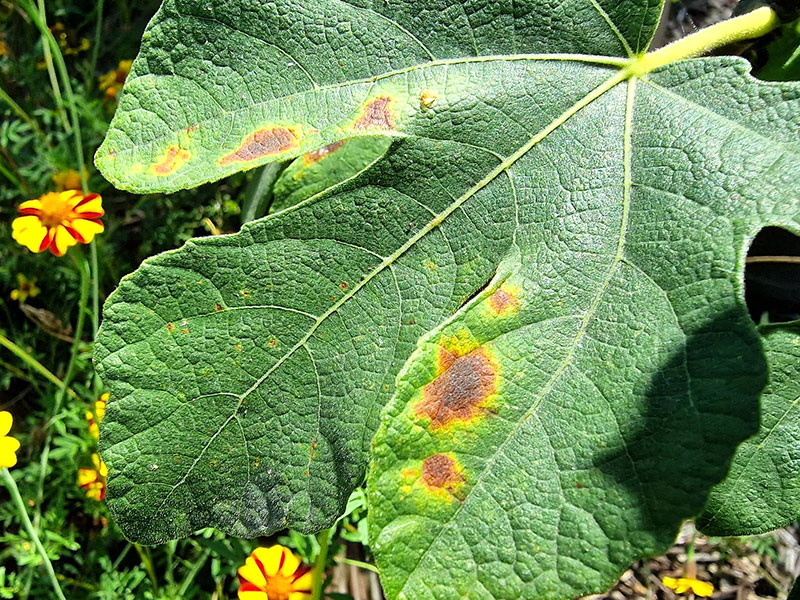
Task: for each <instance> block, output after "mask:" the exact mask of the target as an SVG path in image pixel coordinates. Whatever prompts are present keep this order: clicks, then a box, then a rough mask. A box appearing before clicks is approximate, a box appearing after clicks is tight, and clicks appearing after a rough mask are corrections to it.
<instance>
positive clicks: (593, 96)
mask: <svg viewBox="0 0 800 600" xmlns="http://www.w3.org/2000/svg"><path fill="white" fill-rule="evenodd" d="M627 78H628V74H627V73H626V72H625V71H624V70H620V71H618V72H616V73H615V74H614V75H613V76H611V77H609V78H608V79H606V81H605V82H603V83H601V84H600V85H599V86H597V87H596V88H594V90H592V91H591V92H589V93H588V94H586V95H585V96H584V97H583V98H581V99H580V100H578V101H577V102H576V103H574V104H573V105H572V106H570V107H569V108H568V109H567V110H565V111H564V112H563V113H562V114H561V115H559V116H558V117H557V118H556V119H554V120H553V121H551V122H550V123H549V124H548V125H547V126H545V127H544V128H543V129H541V130H540V131H539V133H538V134H536V135H535V136H533V137H532V138H531V139H530V140H529V141H528V142H527V143H526V144H524V145H523V146H521V147H520V148H519V149H518V150H517V151H516V152H514V154H512V155H511V156H509V157H508V158H507V159H505V160H504V161H503V162H502V163H500V164H499V165H498V166H497V167H495V168H494V169H492V171H490V172H489V173H488V174H487V175H486V176H485V177H484V178H483V179H481V180H480V181H479V182H478V183H476V184H475V185H474V186H473V187H472V188H470V189H469V190H468V191H467V192H465V193H464V194H463V195H462V196H460V197H459V198H458V199H457V200H456V201H455V202H453V203H452V204H451V205H450V206H449V207H448V208H446V209H445V210H444V211H442V212H441V213H439V214H438V215H437V216H436V217H435V218H434V219H432V220H431V221H429V222H428V223H427V224H426V225H425V227H423V228H421V229H420V230H419V231H418V232H417V233H415V234H414V235H413V236H412V237H411V238H409V240H408V241H407V242H406V243H405V244H403V245H402V246H400V248H398V249H397V250H395V251H394V252H393V253H392V254H390V255H389V256H388V257H386V258H385V259H384V260H383V261H381V263H380V264H379V265H378V266H377V267H375V268H374V269H373V270H372V271H371V272H370V273H368V274H367V275H366V276H365V277H364V278H363V279H362V280H361V281H359V283H358V284H357V285H355V286H354V287H353V288H352V289H351V290H350V291H349V292H348V293H346V294H345V295H343V296H342V298H340V299H339V300H338V301H337V302H336V303H335V304H333V305H332V306H331V307H330V308H329V309H328V310H326V311H325V312H324V313H323V314H322V315H320V317H319V318H318V319H317V320H316V322H315V323H314V324H313V325H312V326H311V327H310V328H309V329H308V331H307V332H306V333H305V334H304V335H303V337H302V338H300V340H298V341H297V342H296V343H295V345H294V346H292V348H290V349H289V350H288V351H287V352H286V353H285V354H284V355H283V356H282V357H281V358H280V359H278V360H277V361H276V362H275V363H274V364H273V365H272V366H271V367H270V368H269V369H268V370H267V371H266V373H265V374H264V375H262V376H261V377H260V378H259V379H257V380H256V382H255V383H254V384H253V385H251V386H250V387H249V388H248V389H247V390H245V391H244V392H243V393H242V394H241V395H240V396H239V402H238V403H237V405H236V407H235V408H234V410H233V411H232V412H231V415H230V416H229V417H228V418H227V419H226V420H225V422H224V423H223V424H222V425H221V426H220V427H219V428H218V429H217V431H216V432H215V433H214V434H213V435H212V436H211V437H210V438H209V440H208V442H207V443H206V444H205V446H203V449H202V450H201V451H200V453H199V454H198V456H197V458H196V459H195V460H194V461H193V462H192V464H191V465H190V467H189V469H188V470H187V471H186V473H185V474H184V475H183V477H181V479H180V481H179V482H178V483H176V484H175V485H174V486H173V487H172V490H171V491H170V492H169V493H168V494H167V495H166V496H165V498H164V500H163V501H162V502H161V504H160V506H159V508H158V509H157V511H156V512H158V511H160V510H161V508H163V507H164V505H165V504H166V503H167V501H168V500H169V498H170V497H171V496H172V493H173V492H174V491H175V490H177V489H178V488H179V487H180V486H181V485H183V484H184V483H185V482H186V480H187V479H188V478H189V476H190V475H191V473H192V471H193V470H194V468H195V466H196V465H197V464H198V463H199V462H200V460H201V459H202V457H203V456H204V455H205V453H206V451H207V450H208V448H209V447H210V446H211V444H212V443H213V442H214V440H215V439H216V438H217V436H219V434H220V433H221V432H222V431H224V430H225V428H226V427H227V426H228V425H229V424H230V422H231V421H232V420H233V419H235V418H236V415H237V414H238V412H239V409H240V408H241V406H242V404H243V402H244V401H245V399H246V398H247V397H248V396H249V395H250V394H251V393H253V392H254V391H255V390H256V389H258V388H259V387H260V386H261V384H263V383H264V382H265V381H266V380H267V379H268V378H269V377H270V376H271V375H272V374H273V373H274V372H275V371H276V370H277V369H279V368H280V367H281V366H282V365H283V363H284V362H286V361H287V360H288V359H289V358H290V357H291V356H292V355H294V353H295V352H297V351H298V350H299V349H300V348H302V347H304V346H305V344H306V343H307V342H308V340H310V339H311V337H312V336H313V335H314V333H315V332H316V330H317V329H318V328H319V327H320V326H321V325H322V323H324V322H325V320H326V319H327V318H328V317H330V316H331V315H332V314H334V313H336V312H338V310H339V309H340V308H341V307H342V306H343V305H344V304H345V303H346V302H348V301H349V300H350V298H352V297H353V296H354V295H355V294H357V293H358V292H359V291H360V290H361V289H363V288H364V287H365V286H366V285H367V284H368V283H369V282H370V281H372V280H373V279H374V278H375V277H377V276H378V275H379V274H380V273H381V272H383V270H384V269H386V268H387V267H390V266H391V265H392V264H394V263H395V262H396V261H397V260H398V259H399V258H400V257H401V256H402V255H403V254H405V253H406V252H407V251H408V250H409V249H411V248H412V247H413V246H414V245H415V244H416V243H417V242H418V241H420V240H421V239H422V238H423V237H425V236H426V235H428V234H429V233H430V232H432V231H433V230H434V229H436V228H437V227H439V225H441V224H442V223H443V222H444V221H445V219H447V217H449V216H450V215H451V214H452V213H453V212H454V211H456V210H458V209H459V208H460V207H461V206H462V205H463V204H464V203H465V202H467V201H468V200H469V199H470V198H472V197H473V196H475V194H477V193H478V192H479V191H481V190H482V189H484V188H485V187H486V186H488V185H489V184H490V183H491V182H492V181H494V180H495V179H496V178H497V177H498V176H499V175H501V174H502V173H504V172H506V171H507V170H508V169H509V168H510V167H511V166H512V165H513V164H515V163H516V162H517V161H518V160H519V159H520V158H522V157H523V156H525V155H526V154H527V153H528V152H529V151H530V150H531V149H532V148H533V147H534V146H536V145H537V144H539V143H540V142H541V141H542V140H544V139H545V138H547V137H548V136H549V135H550V134H551V133H552V132H553V131H555V130H556V129H558V128H559V127H560V126H561V125H563V124H564V123H566V122H567V121H568V120H569V119H571V118H572V117H573V116H574V115H575V114H577V113H578V112H580V111H581V110H583V109H584V108H586V107H587V106H589V105H590V104H591V103H592V102H594V101H595V100H597V99H598V98H600V97H601V96H603V95H604V94H605V93H606V92H608V91H609V90H611V89H612V88H614V87H616V86H617V85H618V84H619V83H621V82H623V81H625V79H627ZM621 251H622V248H621V247H619V248H618V254H619V255H620V257H621ZM617 263H618V260H617V261H616V262H615V264H614V266H613V268H614V269H615V268H616V266H617ZM610 276H611V270H609V273H608V274H607V277H608V278H610ZM598 302H599V298H598ZM587 324H588V323H587ZM582 329H585V327H583V328H582ZM576 343H577V342H576ZM565 368H566V367H565Z"/></svg>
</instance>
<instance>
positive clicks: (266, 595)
mask: <svg viewBox="0 0 800 600" xmlns="http://www.w3.org/2000/svg"><path fill="white" fill-rule="evenodd" d="M238 573H239V600H308V599H309V598H311V586H312V585H313V578H314V575H313V573H314V572H313V571H312V570H311V568H310V567H307V566H305V565H303V564H302V563H301V561H300V559H299V558H298V557H297V556H295V555H294V554H293V553H292V551H291V550H289V549H288V548H284V547H283V546H278V545H275V546H271V547H269V548H256V549H255V550H253V553H252V554H251V555H250V556H248V557H247V560H246V561H245V564H244V566H243V567H239V572H238Z"/></svg>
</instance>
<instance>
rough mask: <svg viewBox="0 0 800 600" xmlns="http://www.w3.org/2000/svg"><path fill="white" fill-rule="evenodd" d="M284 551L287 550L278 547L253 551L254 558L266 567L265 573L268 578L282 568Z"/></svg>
mask: <svg viewBox="0 0 800 600" xmlns="http://www.w3.org/2000/svg"><path fill="white" fill-rule="evenodd" d="M284 551H286V548H284V547H283V546H278V545H275V546H270V547H269V548H256V549H255V550H253V556H254V557H255V558H257V559H258V560H259V562H261V564H262V565H263V566H264V572H265V573H266V574H267V576H268V577H272V576H274V575H275V574H276V573H277V572H278V570H279V569H280V568H281V558H282V557H283V553H284ZM289 554H291V553H289Z"/></svg>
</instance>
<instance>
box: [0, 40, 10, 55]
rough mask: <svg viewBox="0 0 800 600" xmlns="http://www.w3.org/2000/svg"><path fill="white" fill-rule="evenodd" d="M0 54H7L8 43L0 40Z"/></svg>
mask: <svg viewBox="0 0 800 600" xmlns="http://www.w3.org/2000/svg"><path fill="white" fill-rule="evenodd" d="M0 56H8V44H6V43H5V42H4V41H3V40H0Z"/></svg>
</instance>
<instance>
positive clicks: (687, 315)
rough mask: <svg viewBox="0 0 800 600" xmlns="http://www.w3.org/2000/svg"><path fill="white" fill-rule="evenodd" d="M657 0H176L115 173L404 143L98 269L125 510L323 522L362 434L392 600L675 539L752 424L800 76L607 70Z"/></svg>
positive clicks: (553, 582) (487, 585) (529, 593)
mask: <svg viewBox="0 0 800 600" xmlns="http://www.w3.org/2000/svg"><path fill="white" fill-rule="evenodd" d="M660 5H661V3H660V2H647V1H645V0H635V1H634V0H629V1H627V2H610V1H609V2H606V1H600V0H573V1H571V2H564V3H561V4H559V5H558V6H557V7H556V6H554V5H553V3H550V2H544V1H534V0H529V1H527V2H525V1H519V0H518V1H516V2H507V3H504V2H488V1H475V2H458V3H452V2H445V1H444V0H441V1H438V0H437V1H430V0H426V1H425V2H422V1H403V2H400V1H397V2H386V1H381V2H378V1H375V2H370V1H368V0H359V1H356V0H353V1H352V2H345V1H343V0H318V1H315V2H311V3H307V2H303V3H300V2H289V1H286V0H283V1H280V2H272V3H263V2H260V1H256V0H231V1H230V2H226V3H224V4H222V3H218V2H200V1H198V0H195V1H192V2H188V1H186V2H178V1H176V0H168V1H167V2H165V3H164V6H163V7H162V9H161V11H160V12H159V14H158V15H157V16H156V18H155V19H154V21H153V24H151V26H150V27H149V29H148V33H147V34H146V37H145V40H144V43H143V49H142V54H141V55H140V57H139V58H138V59H137V61H136V63H135V65H134V70H133V76H132V78H131V80H130V82H129V83H128V85H127V87H126V92H125V93H124V94H123V97H122V100H121V105H120V111H119V112H118V113H117V116H116V117H115V121H114V123H113V124H112V125H113V126H112V130H111V132H110V133H109V137H108V138H107V140H106V142H105V143H104V146H103V147H102V148H101V149H100V151H99V152H98V159H97V160H98V165H99V166H100V167H101V168H102V169H103V171H104V173H105V174H106V175H107V176H108V177H109V178H110V179H111V180H112V181H115V182H117V183H118V184H120V185H124V186H127V187H131V188H134V189H139V190H155V189H159V190H169V189H175V188H177V187H180V186H186V185H194V184H197V183H200V182H202V181H206V180H208V179H211V178H217V177H221V176H223V175H225V174H227V173H230V172H233V171H234V170H238V169H242V168H250V167H253V166H256V165H259V164H262V163H264V162H268V161H271V160H284V159H286V158H288V157H291V156H296V155H299V154H301V153H304V152H307V151H313V150H317V149H319V148H322V147H324V146H326V145H328V144H331V143H335V142H336V141H338V140H341V139H344V138H349V137H353V136H354V135H355V136H357V135H363V134H370V135H375V134H377V135H385V136H391V137H394V138H396V141H395V142H394V144H393V145H392V147H391V148H390V149H389V151H388V152H387V154H386V156H385V158H384V159H383V160H381V161H379V162H378V163H377V164H375V165H374V166H373V167H372V168H370V169H367V170H365V171H364V172H363V173H361V174H360V175H357V176H354V177H352V178H351V179H349V180H348V181H347V182H345V183H343V184H342V185H340V186H338V187H336V188H335V189H333V190H331V191H329V192H327V193H325V194H322V195H319V196H316V197H314V198H312V199H309V200H308V201H306V202H303V203H301V204H298V205H295V206H294V207H292V208H288V209H287V210H284V211H281V212H280V213H277V214H275V215H273V216H271V217H268V218H266V219H263V220H261V221H257V222H255V223H252V224H249V225H247V226H246V227H244V229H243V231H242V232H241V233H239V234H236V235H232V236H224V237H216V238H207V239H202V240H195V241H192V242H190V243H188V244H187V245H186V246H185V247H184V248H182V249H180V250H177V251H174V252H169V253H166V254H163V255H161V256H158V257H155V258H153V259H150V260H148V261H146V262H145V263H144V264H143V265H142V267H141V268H140V269H139V270H138V271H137V272H136V273H135V274H133V275H132V276H130V277H128V278H126V279H125V280H124V281H123V283H122V284H121V286H120V288H119V289H118V290H117V291H116V292H115V294H114V295H113V297H112V298H110V299H109V302H108V303H107V305H106V309H105V316H104V324H103V327H102V329H101V333H100V335H99V338H98V343H97V348H96V357H97V360H98V368H99V369H100V371H101V373H102V375H103V377H104V379H105V381H106V382H107V383H108V385H109V386H110V387H111V391H112V395H113V397H114V398H115V401H114V402H113V403H112V404H111V406H110V407H109V411H108V414H107V416H106V418H105V420H104V422H103V436H102V450H103V456H104V458H105V460H106V462H107V463H108V464H109V467H110V479H109V506H110V507H111V509H112V511H113V513H114V514H115V516H116V517H117V519H118V521H119V522H120V524H121V526H122V527H123V529H124V531H125V532H126V534H127V535H129V536H132V537H135V538H136V539H140V540H144V541H156V540H163V539H166V538H168V537H174V536H180V535H185V534H187V533H189V532H191V531H192V530H193V529H195V528H198V527H200V526H204V525H213V526H216V527H220V528H222V529H224V530H226V531H229V532H232V533H236V534H239V535H247V536H254V535H259V534H264V533H268V532H271V531H274V530H275V529H277V528H280V527H284V526H287V525H289V526H292V527H297V528H300V529H302V530H305V531H314V530H318V529H321V528H322V527H325V526H328V525H329V524H331V523H332V522H333V521H334V520H335V519H336V517H337V516H338V515H339V514H340V512H341V510H342V509H343V507H344V503H345V501H346V499H347V497H348V495H349V493H350V491H351V490H352V489H353V487H355V486H356V485H358V484H359V483H360V481H361V480H362V478H363V474H364V469H365V465H366V462H367V459H368V456H369V453H370V448H372V451H373V453H374V455H375V461H374V463H373V466H372V469H371V476H370V481H369V488H370V494H371V511H372V516H371V518H372V527H371V531H372V534H373V536H374V541H375V543H376V551H377V554H378V560H379V564H380V566H381V569H382V572H383V577H384V583H385V585H386V588H387V591H388V593H389V596H390V597H391V598H396V597H407V598H414V599H416V598H427V597H436V598H451V597H453V598H461V597H469V598H489V597H494V598H505V597H509V598H518V597H523V598H533V597H559V598H560V597H572V596H574V595H576V594H579V593H585V592H589V591H593V590H598V589H601V588H602V587H603V586H606V585H608V584H610V583H611V581H613V578H614V577H615V576H616V574H618V573H619V572H620V571H621V570H622V569H623V568H625V566H627V565H628V564H629V563H630V562H631V561H632V560H634V559H635V558H637V557H639V556H642V555H645V554H649V553H653V552H657V551H659V550H661V549H663V548H665V547H666V546H668V545H669V543H670V542H671V540H672V537H673V536H674V534H675V531H676V528H677V526H678V524H679V523H680V521H681V520H682V519H684V518H686V517H689V516H692V515H696V514H697V513H698V512H700V510H701V509H702V506H703V504H704V502H705V500H706V495H707V493H708V490H709V489H710V488H711V486H713V485H714V484H715V483H717V482H718V481H720V480H721V479H722V478H723V476H724V474H725V470H726V468H727V464H728V461H729V460H730V457H731V456H732V454H733V452H734V450H735V448H736V446H737V445H738V443H739V442H741V441H742V440H743V439H745V438H746V437H747V436H749V435H751V434H752V433H754V432H755V430H756V428H757V422H756V419H755V416H756V407H757V402H758V397H759V393H760V391H761V389H762V388H763V386H764V383H765V372H764V371H765V369H764V361H763V353H762V350H761V348H760V345H759V342H758V338H757V336H756V333H755V329H754V326H753V324H752V322H751V321H750V320H749V318H748V316H747V313H746V310H745V308H744V304H743V301H742V297H743V294H742V265H743V262H744V255H745V251H746V248H747V246H748V244H749V242H750V240H751V239H752V237H753V236H754V235H755V233H756V232H757V231H758V230H759V228H761V227H762V226H764V225H766V224H778V225H784V226H786V227H789V228H793V227H794V225H793V220H792V215H795V214H797V212H798V203H799V202H798V189H797V183H796V182H797V181H798V178H799V177H800V160H798V158H800V156H799V155H800V147H799V146H798V144H797V141H796V140H797V133H798V131H799V130H800V100H798V97H800V88H798V87H797V86H790V85H785V84H784V85H773V84H763V83H758V82H756V81H755V80H753V79H752V78H750V77H749V75H748V74H747V73H746V71H747V67H746V63H744V62H743V61H741V60H737V59H729V58H717V59H699V60H690V61H682V62H679V63H675V64H672V65H669V66H666V67H664V68H663V69H661V70H659V71H657V72H653V73H649V74H648V73H645V72H642V71H630V70H624V69H623V66H624V65H625V64H627V60H622V59H619V58H610V57H612V56H616V57H618V56H620V55H624V54H625V52H626V49H627V48H630V49H633V50H642V49H644V48H645V47H646V45H647V43H648V42H647V40H649V38H650V36H651V34H652V31H653V28H654V25H655V22H656V21H657V18H658V14H659V12H660V8H661V6H660ZM563 52H571V53H573V54H556V53H563ZM576 52H577V53H581V54H575V53H576ZM503 53H506V54H503ZM287 54H288V55H291V56H292V57H294V58H287V56H286V55H287ZM589 54H591V55H589ZM476 55H479V56H476ZM602 55H606V56H602ZM296 59H302V62H298V60H296ZM289 63H291V66H289V67H286V65H287V64H289ZM301 64H302V67H300V66H299V65H301ZM279 67H280V68H279ZM634 73H638V75H637V76H635V77H634V76H633V74H634ZM312 81H313V82H314V83H312ZM187 98H190V99H191V102H187V101H186V99H187ZM187 129H188V131H187ZM245 158H246V159H248V160H244V159H245ZM240 159H242V160H240ZM144 165H147V166H144ZM151 165H157V166H156V167H155V168H153V167H152V166H151ZM420 339H421V341H420ZM409 356H411V360H410V361H409V362H408V364H407V365H406V367H404V368H403V369H402V371H401V367H402V365H403V364H404V363H406V360H407V359H408V357H409ZM395 388H396V390H397V391H396V393H395V396H394V399H393V400H392V401H391V403H390V404H389V406H388V409H387V410H386V412H385V416H384V420H383V425H382V427H381V429H380V431H379V433H378V435H377V437H376V438H375V440H374V441H371V440H372V437H373V434H374V433H375V431H376V430H377V429H378V425H379V416H380V413H381V410H382V409H383V407H384V406H385V405H386V403H387V401H388V400H389V398H390V397H391V396H392V394H393V393H394V392H395Z"/></svg>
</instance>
